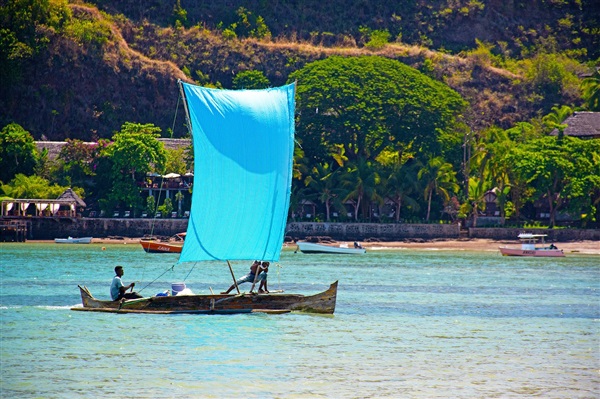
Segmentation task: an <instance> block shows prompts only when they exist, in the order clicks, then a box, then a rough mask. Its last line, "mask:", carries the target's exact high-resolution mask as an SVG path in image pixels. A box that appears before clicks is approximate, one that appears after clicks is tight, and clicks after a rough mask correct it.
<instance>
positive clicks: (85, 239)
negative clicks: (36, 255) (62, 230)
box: [54, 237, 92, 244]
mask: <svg viewBox="0 0 600 399" xmlns="http://www.w3.org/2000/svg"><path fill="white" fill-rule="evenodd" d="M54 242H55V243H56V244H90V243H91V242H92V237H80V238H74V237H68V238H55V239H54Z"/></svg>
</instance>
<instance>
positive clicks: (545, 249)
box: [500, 233, 565, 258]
mask: <svg viewBox="0 0 600 399" xmlns="http://www.w3.org/2000/svg"><path fill="white" fill-rule="evenodd" d="M547 236H548V235H547V234H530V233H522V234H519V240H521V248H507V247H500V253H501V254H502V255H503V256H537V257H554V258H556V257H563V256H565V254H564V252H563V251H562V249H558V248H556V247H555V246H554V244H550V245H546V243H545V238H546V237H547ZM538 242H539V244H538Z"/></svg>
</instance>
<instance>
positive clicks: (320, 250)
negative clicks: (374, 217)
mask: <svg viewBox="0 0 600 399" xmlns="http://www.w3.org/2000/svg"><path fill="white" fill-rule="evenodd" d="M296 245H298V249H299V250H300V251H301V252H302V253H305V254H347V255H358V254H364V253H365V252H367V250H366V249H364V248H362V247H360V246H358V247H357V246H356V245H355V247H354V248H351V247H348V246H345V247H343V246H334V245H324V244H317V243H313V242H306V241H298V242H296Z"/></svg>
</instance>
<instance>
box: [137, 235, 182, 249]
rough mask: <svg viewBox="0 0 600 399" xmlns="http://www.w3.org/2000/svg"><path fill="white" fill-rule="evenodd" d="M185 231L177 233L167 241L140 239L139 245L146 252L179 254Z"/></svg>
mask: <svg viewBox="0 0 600 399" xmlns="http://www.w3.org/2000/svg"><path fill="white" fill-rule="evenodd" d="M185 234H186V233H178V234H175V235H174V236H173V237H171V238H169V240H168V241H164V242H163V241H157V240H140V245H141V246H142V248H144V251H146V252H148V253H153V254H156V253H176V254H180V253H181V250H182V248H183V242H184V240H185Z"/></svg>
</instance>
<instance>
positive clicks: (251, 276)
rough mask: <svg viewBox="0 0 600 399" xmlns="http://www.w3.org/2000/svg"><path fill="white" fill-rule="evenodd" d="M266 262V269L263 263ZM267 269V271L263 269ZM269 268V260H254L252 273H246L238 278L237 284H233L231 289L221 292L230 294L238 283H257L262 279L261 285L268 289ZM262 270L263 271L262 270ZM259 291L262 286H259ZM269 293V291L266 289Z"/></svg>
mask: <svg viewBox="0 0 600 399" xmlns="http://www.w3.org/2000/svg"><path fill="white" fill-rule="evenodd" d="M264 263H266V264H267V265H266V270H265V266H263V264H264ZM262 270H265V271H262ZM268 270H269V262H261V261H259V260H255V261H254V262H252V265H251V266H250V273H248V274H246V275H245V276H244V277H242V278H240V279H239V280H237V281H236V282H235V284H232V285H231V287H229V289H228V290H227V291H225V292H221V294H229V293H230V292H231V290H233V289H234V288H235V286H236V285H238V286H239V285H240V284H243V283H255V282H256V281H259V280H260V286H259V287H263V286H264V291H266V289H267V273H266V272H267V271H268ZM261 271H262V272H261ZM256 273H260V274H259V275H258V276H257V275H256ZM259 292H260V288H259ZM266 292H267V293H268V292H269V291H266Z"/></svg>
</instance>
